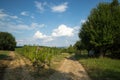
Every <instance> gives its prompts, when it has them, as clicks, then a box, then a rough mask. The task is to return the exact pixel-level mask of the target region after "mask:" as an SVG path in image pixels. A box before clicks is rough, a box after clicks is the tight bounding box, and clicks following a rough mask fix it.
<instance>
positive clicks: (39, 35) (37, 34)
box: [33, 31, 53, 42]
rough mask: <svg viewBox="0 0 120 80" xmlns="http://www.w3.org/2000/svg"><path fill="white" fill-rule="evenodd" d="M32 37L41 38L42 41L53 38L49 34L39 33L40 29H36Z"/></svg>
mask: <svg viewBox="0 0 120 80" xmlns="http://www.w3.org/2000/svg"><path fill="white" fill-rule="evenodd" d="M33 37H34V38H35V39H42V40H43V42H49V41H52V40H53V38H52V37H51V36H47V35H45V34H43V33H41V32H40V31H36V32H35V34H34V36H33Z"/></svg>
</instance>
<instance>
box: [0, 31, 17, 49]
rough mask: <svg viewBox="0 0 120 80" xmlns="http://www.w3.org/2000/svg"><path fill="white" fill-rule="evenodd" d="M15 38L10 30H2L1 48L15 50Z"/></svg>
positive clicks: (0, 37)
mask: <svg viewBox="0 0 120 80" xmlns="http://www.w3.org/2000/svg"><path fill="white" fill-rule="evenodd" d="M15 47H16V41H15V38H14V37H13V36H12V34H10V33H8V32H0V50H14V48H15Z"/></svg>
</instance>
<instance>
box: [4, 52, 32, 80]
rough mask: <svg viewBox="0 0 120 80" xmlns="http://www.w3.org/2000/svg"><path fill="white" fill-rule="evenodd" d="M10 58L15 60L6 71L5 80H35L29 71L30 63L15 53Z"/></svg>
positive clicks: (11, 53)
mask: <svg viewBox="0 0 120 80" xmlns="http://www.w3.org/2000/svg"><path fill="white" fill-rule="evenodd" d="M10 56H11V57H12V58H13V60H12V61H11V62H10V64H9V66H8V68H6V70H5V74H4V80H34V78H33V77H32V76H31V75H30V73H29V71H28V70H29V65H31V64H30V62H29V61H27V60H24V58H23V57H20V55H18V54H15V53H14V52H10Z"/></svg>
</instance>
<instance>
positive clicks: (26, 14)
mask: <svg viewBox="0 0 120 80" xmlns="http://www.w3.org/2000/svg"><path fill="white" fill-rule="evenodd" d="M20 14H21V15H22V16H29V14H28V12H27V11H23V12H21V13H20Z"/></svg>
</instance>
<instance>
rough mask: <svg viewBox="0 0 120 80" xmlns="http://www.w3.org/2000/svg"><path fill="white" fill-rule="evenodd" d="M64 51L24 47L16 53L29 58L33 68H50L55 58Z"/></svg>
mask: <svg viewBox="0 0 120 80" xmlns="http://www.w3.org/2000/svg"><path fill="white" fill-rule="evenodd" d="M62 50H63V49H61V48H56V47H38V46H24V47H22V48H16V52H17V53H20V54H21V55H23V56H25V57H27V58H28V59H30V60H31V61H32V62H33V66H41V67H42V66H45V65H47V66H50V65H51V60H52V58H53V56H57V55H60V54H61V52H62Z"/></svg>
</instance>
